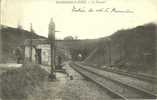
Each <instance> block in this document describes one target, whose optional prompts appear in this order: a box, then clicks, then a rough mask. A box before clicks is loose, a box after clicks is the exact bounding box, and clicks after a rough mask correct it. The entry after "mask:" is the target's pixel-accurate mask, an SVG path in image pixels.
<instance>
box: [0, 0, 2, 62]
mask: <svg viewBox="0 0 157 100" xmlns="http://www.w3.org/2000/svg"><path fill="white" fill-rule="evenodd" d="M1 2H2V0H0V62H2V21H1V20H2V5H1Z"/></svg>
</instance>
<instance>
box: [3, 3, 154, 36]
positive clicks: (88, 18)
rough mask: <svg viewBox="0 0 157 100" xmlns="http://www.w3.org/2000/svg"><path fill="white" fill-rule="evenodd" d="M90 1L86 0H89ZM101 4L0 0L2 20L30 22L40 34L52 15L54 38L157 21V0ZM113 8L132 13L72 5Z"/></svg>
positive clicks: (10, 23)
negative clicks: (103, 10) (76, 10)
mask: <svg viewBox="0 0 157 100" xmlns="http://www.w3.org/2000/svg"><path fill="white" fill-rule="evenodd" d="M66 1H67V0H66ZM88 1H89V0H88ZM100 1H106V2H105V3H101V4H56V1H55V0H2V23H3V24H5V25H8V26H12V27H16V26H17V24H18V23H19V24H21V25H22V26H23V27H24V28H25V29H27V30H29V27H30V23H32V24H33V28H34V30H35V32H36V33H38V34H39V35H43V36H47V34H48V23H49V21H50V18H51V17H53V19H54V21H55V24H56V30H58V31H60V32H57V33H56V35H57V38H63V37H65V36H69V35H72V36H78V38H82V39H85V38H98V37H104V36H108V35H110V34H112V33H113V32H115V31H116V30H120V29H126V28H132V27H135V26H138V25H142V24H145V23H149V22H157V0H100ZM73 6H75V7H76V8H85V9H89V8H93V9H99V8H104V9H106V8H110V9H111V8H116V9H119V10H127V9H129V10H131V11H133V13H106V12H86V13H85V12H72V8H73Z"/></svg>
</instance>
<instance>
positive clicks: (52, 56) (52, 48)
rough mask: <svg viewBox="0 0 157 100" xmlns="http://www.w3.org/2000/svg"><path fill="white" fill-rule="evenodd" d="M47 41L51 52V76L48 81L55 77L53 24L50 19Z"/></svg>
mask: <svg viewBox="0 0 157 100" xmlns="http://www.w3.org/2000/svg"><path fill="white" fill-rule="evenodd" d="M48 39H49V43H50V48H51V49H50V52H51V74H50V79H56V75H55V23H54V21H53V18H51V20H50V23H49V28H48Z"/></svg>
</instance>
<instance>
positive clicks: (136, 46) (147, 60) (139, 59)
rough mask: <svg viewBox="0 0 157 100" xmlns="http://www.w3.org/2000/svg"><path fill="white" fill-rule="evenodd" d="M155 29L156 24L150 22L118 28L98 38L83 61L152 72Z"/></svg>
mask: <svg viewBox="0 0 157 100" xmlns="http://www.w3.org/2000/svg"><path fill="white" fill-rule="evenodd" d="M156 29H157V25H156V24H153V23H150V24H146V25H141V26H137V27H135V28H132V29H126V30H119V31H117V32H115V33H114V34H113V35H111V36H109V37H105V38H102V39H100V42H99V45H98V46H97V48H96V49H95V50H94V51H93V52H92V53H91V55H90V56H89V57H87V59H86V60H85V61H84V62H85V63H88V64H95V65H98V66H104V65H106V66H112V67H114V68H119V69H124V70H127V71H135V72H147V73H150V74H153V73H154V70H155V62H156V61H155V60H156V57H155V56H156Z"/></svg>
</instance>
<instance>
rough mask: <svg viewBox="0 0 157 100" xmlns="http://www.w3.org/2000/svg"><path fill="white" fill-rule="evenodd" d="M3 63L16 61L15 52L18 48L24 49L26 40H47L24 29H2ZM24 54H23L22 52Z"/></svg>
mask: <svg viewBox="0 0 157 100" xmlns="http://www.w3.org/2000/svg"><path fill="white" fill-rule="evenodd" d="M1 32H2V33H1V34H2V40H0V41H1V42H2V48H1V49H2V55H1V56H2V60H3V61H2V62H10V61H12V60H13V61H14V60H16V57H15V54H14V51H15V50H16V49H17V47H21V48H23V46H24V42H25V40H26V39H31V38H33V39H39V38H45V37H42V36H39V35H37V34H36V33H35V32H29V31H27V30H24V29H19V28H12V27H7V26H6V27H2V30H1ZM22 53H23V52H22Z"/></svg>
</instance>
